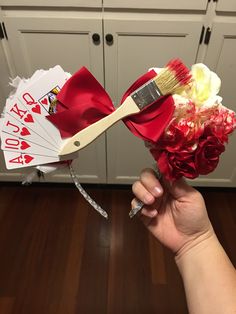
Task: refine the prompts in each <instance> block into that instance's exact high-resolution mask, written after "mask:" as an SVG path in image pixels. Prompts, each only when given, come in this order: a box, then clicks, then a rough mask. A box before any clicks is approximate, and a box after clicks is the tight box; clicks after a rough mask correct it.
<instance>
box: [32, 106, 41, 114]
mask: <svg viewBox="0 0 236 314" xmlns="http://www.w3.org/2000/svg"><path fill="white" fill-rule="evenodd" d="M32 111H33V112H35V113H41V108H40V106H39V105H36V106H34V107H33V108H32Z"/></svg>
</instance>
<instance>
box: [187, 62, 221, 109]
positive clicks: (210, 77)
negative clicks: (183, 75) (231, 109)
mask: <svg viewBox="0 0 236 314" xmlns="http://www.w3.org/2000/svg"><path fill="white" fill-rule="evenodd" d="M191 74H192V78H193V84H192V86H191V88H190V90H189V91H187V97H189V98H190V99H192V101H193V102H194V103H195V104H196V105H197V106H206V107H211V106H213V105H216V104H219V103H221V101H222V98H221V97H220V96H218V95H217V94H218V92H219V90H220V86H221V80H220V78H219V77H218V75H217V74H216V73H214V72H212V71H211V70H210V69H208V67H207V66H206V65H205V64H203V63H197V64H194V65H193V66H192V68H191Z"/></svg>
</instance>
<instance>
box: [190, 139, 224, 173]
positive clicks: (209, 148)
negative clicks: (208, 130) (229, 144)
mask: <svg viewBox="0 0 236 314" xmlns="http://www.w3.org/2000/svg"><path fill="white" fill-rule="evenodd" d="M224 150H225V147H224V145H223V144H222V143H221V141H220V140H219V139H218V138H217V137H216V136H214V135H208V136H206V137H202V138H200V139H199V143H198V148H197V150H196V152H195V164H196V168H197V171H198V173H199V174H208V173H210V172H212V171H213V170H214V169H215V168H216V166H217V165H218V162H219V156H220V154H221V153H223V152H224Z"/></svg>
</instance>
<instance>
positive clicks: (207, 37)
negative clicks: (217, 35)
mask: <svg viewBox="0 0 236 314" xmlns="http://www.w3.org/2000/svg"><path fill="white" fill-rule="evenodd" d="M210 38H211V29H210V27H207V29H206V35H205V39H204V44H205V45H208V44H209V41H210Z"/></svg>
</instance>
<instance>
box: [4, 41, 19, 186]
mask: <svg viewBox="0 0 236 314" xmlns="http://www.w3.org/2000/svg"><path fill="white" fill-rule="evenodd" d="M0 73H1V74H0V114H1V113H2V111H3V108H4V106H5V102H6V98H7V97H8V95H9V93H10V86H9V78H10V71H9V68H8V62H7V58H6V54H5V49H4V46H3V41H2V40H0ZM16 177H19V175H18V174H16V173H14V174H13V173H9V172H8V171H7V170H6V167H5V161H4V157H3V153H2V151H1V152H0V180H12V178H13V180H14V178H16Z"/></svg>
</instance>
